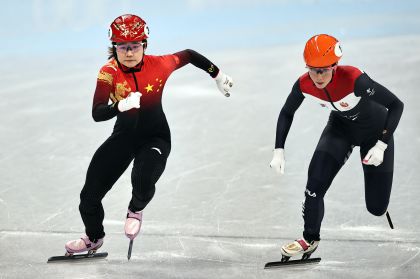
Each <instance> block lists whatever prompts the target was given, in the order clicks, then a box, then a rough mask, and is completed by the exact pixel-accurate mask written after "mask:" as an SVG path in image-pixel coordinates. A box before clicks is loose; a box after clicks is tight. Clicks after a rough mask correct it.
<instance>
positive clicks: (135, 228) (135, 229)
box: [124, 209, 143, 240]
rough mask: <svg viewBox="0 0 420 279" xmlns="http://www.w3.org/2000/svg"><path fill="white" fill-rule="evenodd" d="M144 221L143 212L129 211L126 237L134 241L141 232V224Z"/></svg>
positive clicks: (125, 227)
mask: <svg viewBox="0 0 420 279" xmlns="http://www.w3.org/2000/svg"><path fill="white" fill-rule="evenodd" d="M142 219H143V211H137V212H132V211H131V210H130V209H128V211H127V220H126V221H125V226H124V231H125V235H126V236H127V237H128V238H129V239H130V240H133V239H134V238H136V236H137V235H138V234H139V232H140V228H141V223H142Z"/></svg>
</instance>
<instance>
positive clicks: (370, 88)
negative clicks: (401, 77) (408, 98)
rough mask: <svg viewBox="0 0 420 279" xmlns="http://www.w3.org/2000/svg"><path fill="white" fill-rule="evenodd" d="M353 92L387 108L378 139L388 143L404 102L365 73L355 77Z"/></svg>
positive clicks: (399, 117)
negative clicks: (381, 131)
mask: <svg viewBox="0 0 420 279" xmlns="http://www.w3.org/2000/svg"><path fill="white" fill-rule="evenodd" d="M355 94H356V95H359V96H363V95H364V96H366V97H368V98H371V99H372V100H373V101H375V102H377V103H379V104H381V105H383V106H384V107H386V108H387V109H388V114H387V118H386V121H385V126H384V130H383V134H382V138H380V139H379V140H381V141H383V142H384V143H388V141H389V139H390V138H391V136H392V134H393V133H394V131H395V129H396V128H397V126H398V123H399V121H400V119H401V115H402V112H403V109H404V103H403V102H402V101H401V100H400V99H398V97H397V96H395V95H394V94H393V93H392V92H391V91H389V90H388V89H387V88H386V87H384V86H383V85H381V84H379V83H377V82H375V81H374V80H372V79H371V78H370V77H369V76H368V75H367V74H362V75H361V76H360V77H359V78H358V79H357V81H356V84H355Z"/></svg>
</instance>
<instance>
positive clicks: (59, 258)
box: [47, 252, 108, 263]
mask: <svg viewBox="0 0 420 279" xmlns="http://www.w3.org/2000/svg"><path fill="white" fill-rule="evenodd" d="M107 256H108V252H102V253H94V254H89V253H86V254H73V255H71V256H53V257H50V258H49V259H48V261H47V263H52V262H60V261H61V262H62V261H74V260H83V259H104V258H106V257H107Z"/></svg>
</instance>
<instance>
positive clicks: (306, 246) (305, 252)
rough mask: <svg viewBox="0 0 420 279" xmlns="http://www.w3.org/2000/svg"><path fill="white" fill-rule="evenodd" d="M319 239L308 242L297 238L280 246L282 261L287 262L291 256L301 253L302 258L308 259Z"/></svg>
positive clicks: (316, 246)
mask: <svg viewBox="0 0 420 279" xmlns="http://www.w3.org/2000/svg"><path fill="white" fill-rule="evenodd" d="M318 244H319V241H311V242H308V241H306V240H305V239H303V238H301V239H297V240H295V241H293V242H292V243H289V244H285V245H283V246H282V247H281V254H282V259H281V261H282V262H287V261H288V260H289V259H290V258H291V257H295V256H299V255H302V260H306V259H309V257H310V256H311V254H312V253H313V252H315V250H316V248H318Z"/></svg>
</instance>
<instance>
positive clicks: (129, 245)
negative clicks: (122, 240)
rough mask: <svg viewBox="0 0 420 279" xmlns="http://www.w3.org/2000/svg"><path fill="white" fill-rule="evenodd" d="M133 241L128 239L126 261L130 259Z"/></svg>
mask: <svg viewBox="0 0 420 279" xmlns="http://www.w3.org/2000/svg"><path fill="white" fill-rule="evenodd" d="M133 241H134V240H133V239H130V243H129V244H128V253H127V260H130V259H131V251H132V250H133Z"/></svg>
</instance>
